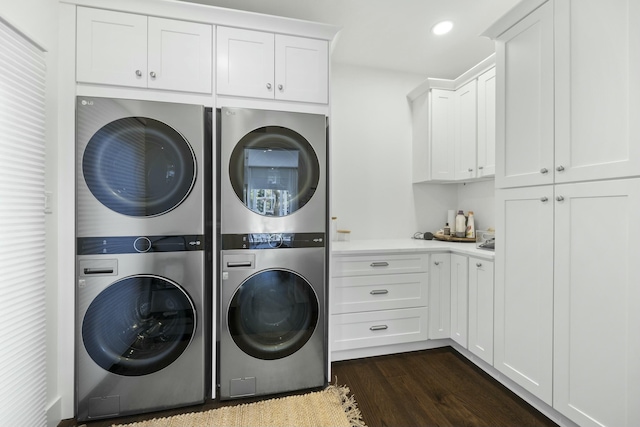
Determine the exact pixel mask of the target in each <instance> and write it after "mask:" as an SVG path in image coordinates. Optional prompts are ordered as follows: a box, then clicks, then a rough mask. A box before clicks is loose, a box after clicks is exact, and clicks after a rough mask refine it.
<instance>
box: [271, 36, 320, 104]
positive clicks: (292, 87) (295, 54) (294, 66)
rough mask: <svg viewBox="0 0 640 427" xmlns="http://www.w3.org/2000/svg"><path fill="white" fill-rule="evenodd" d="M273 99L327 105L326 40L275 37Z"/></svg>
mask: <svg viewBox="0 0 640 427" xmlns="http://www.w3.org/2000/svg"><path fill="white" fill-rule="evenodd" d="M275 55H276V56H275V73H276V78H275V85H276V90H275V98H276V99H281V100H285V101H301V102H317V103H320V104H326V103H327V102H329V49H328V42H327V41H325V40H315V39H307V38H302V37H292V36H283V35H276V36H275Z"/></svg>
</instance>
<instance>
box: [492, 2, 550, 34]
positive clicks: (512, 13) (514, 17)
mask: <svg viewBox="0 0 640 427" xmlns="http://www.w3.org/2000/svg"><path fill="white" fill-rule="evenodd" d="M547 1H548V0H522V1H521V2H520V3H518V4H517V5H515V6H514V7H513V8H512V9H511V10H509V11H508V12H507V13H505V14H504V15H503V16H502V17H501V18H499V19H498V20H497V21H496V22H494V23H493V24H491V26H490V27H489V28H487V29H486V30H485V31H484V32H483V33H482V34H480V36H481V37H487V38H490V39H492V40H495V39H496V38H498V37H499V36H500V35H501V34H502V33H504V32H505V31H507V30H508V29H509V28H511V27H513V26H514V25H515V24H517V23H518V22H520V21H521V20H522V18H524V17H525V16H527V15H528V14H530V13H531V12H533V11H534V10H536V9H537V8H539V7H540V6H542V5H543V4H545V3H546V2H547Z"/></svg>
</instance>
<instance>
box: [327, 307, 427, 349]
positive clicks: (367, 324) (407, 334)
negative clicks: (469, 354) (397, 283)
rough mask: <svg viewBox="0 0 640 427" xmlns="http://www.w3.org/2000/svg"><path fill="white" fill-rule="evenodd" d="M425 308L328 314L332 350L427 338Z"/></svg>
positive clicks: (424, 339)
mask: <svg viewBox="0 0 640 427" xmlns="http://www.w3.org/2000/svg"><path fill="white" fill-rule="evenodd" d="M427 310H428V309H427V307H420V308H405V309H401V310H383V311H373V312H367V313H351V314H336V315H333V316H331V332H330V335H331V351H340V350H350V349H356V348H363V347H376V346H382V345H391V344H402V343H408V342H415V341H426V340H427V336H428V334H427V319H428V311H427Z"/></svg>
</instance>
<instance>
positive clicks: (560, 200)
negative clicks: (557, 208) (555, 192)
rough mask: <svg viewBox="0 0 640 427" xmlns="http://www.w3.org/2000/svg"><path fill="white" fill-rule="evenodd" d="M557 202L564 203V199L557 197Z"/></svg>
mask: <svg viewBox="0 0 640 427" xmlns="http://www.w3.org/2000/svg"><path fill="white" fill-rule="evenodd" d="M556 200H557V201H559V202H562V201H563V200H564V197H562V196H558V197H556Z"/></svg>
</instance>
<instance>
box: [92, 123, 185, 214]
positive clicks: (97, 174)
mask: <svg viewBox="0 0 640 427" xmlns="http://www.w3.org/2000/svg"><path fill="white" fill-rule="evenodd" d="M82 173H83V175H84V179H85V182H86V184H87V186H88V187H89V190H90V191H91V193H92V194H93V195H94V197H95V198H96V199H98V200H99V201H100V203H102V204H103V205H105V206H106V207H108V208H109V209H111V210H113V211H115V212H119V213H121V214H123V215H128V216H135V217H150V216H156V215H161V214H163V213H165V212H168V211H170V210H172V209H174V208H175V207H177V206H178V205H180V203H182V201H183V200H184V199H185V198H186V197H187V196H188V195H189V192H190V191H191V189H192V187H193V184H194V183H195V180H196V160H195V154H194V152H193V150H192V148H191V146H190V145H189V143H188V142H187V141H186V139H185V138H184V137H183V136H182V135H181V134H180V133H178V132H177V131H176V130H175V129H173V128H172V127H170V126H168V125H166V124H165V123H162V122H160V121H158V120H154V119H150V118H146V117H127V118H123V119H118V120H115V121H113V122H111V123H108V124H107V125H105V126H103V127H102V128H100V129H99V130H98V131H97V132H96V133H95V134H94V135H93V136H92V137H91V139H90V140H89V143H88V144H87V147H86V148H85V151H84V154H83V158H82Z"/></svg>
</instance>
